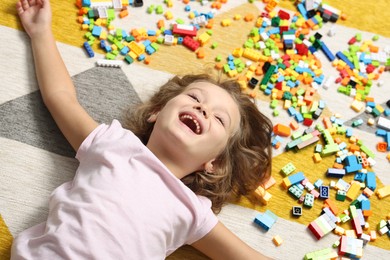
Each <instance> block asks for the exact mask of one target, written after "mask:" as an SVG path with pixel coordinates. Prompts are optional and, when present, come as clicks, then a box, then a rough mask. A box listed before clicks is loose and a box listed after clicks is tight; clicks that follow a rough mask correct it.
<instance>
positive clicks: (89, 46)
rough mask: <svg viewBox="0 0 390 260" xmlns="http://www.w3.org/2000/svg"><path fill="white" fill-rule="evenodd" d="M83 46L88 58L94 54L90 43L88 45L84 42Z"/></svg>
mask: <svg viewBox="0 0 390 260" xmlns="http://www.w3.org/2000/svg"><path fill="white" fill-rule="evenodd" d="M83 46H84V49H85V50H86V51H87V54H88V56H89V57H90V58H92V57H94V56H95V53H94V52H93V50H92V48H91V45H89V43H88V42H84V44H83Z"/></svg>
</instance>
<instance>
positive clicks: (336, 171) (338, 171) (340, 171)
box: [326, 168, 345, 178]
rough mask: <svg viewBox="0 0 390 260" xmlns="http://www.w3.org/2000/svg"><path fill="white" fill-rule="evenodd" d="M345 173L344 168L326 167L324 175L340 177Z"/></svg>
mask: <svg viewBox="0 0 390 260" xmlns="http://www.w3.org/2000/svg"><path fill="white" fill-rule="evenodd" d="M344 175H345V169H337V168H328V170H327V172H326V176H328V177H335V178H342V177H344Z"/></svg>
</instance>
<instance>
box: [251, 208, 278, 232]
mask: <svg viewBox="0 0 390 260" xmlns="http://www.w3.org/2000/svg"><path fill="white" fill-rule="evenodd" d="M254 222H255V223H256V224H257V225H259V226H260V227H262V228H263V229H264V230H265V231H268V230H269V229H270V228H271V227H272V226H273V224H275V222H276V219H275V218H274V214H273V213H272V212H271V214H270V211H269V210H267V211H266V212H264V213H259V214H257V215H256V217H255V219H254Z"/></svg>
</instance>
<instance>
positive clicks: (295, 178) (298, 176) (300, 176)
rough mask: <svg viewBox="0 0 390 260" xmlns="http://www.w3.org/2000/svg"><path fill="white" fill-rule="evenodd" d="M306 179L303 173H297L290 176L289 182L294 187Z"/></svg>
mask: <svg viewBox="0 0 390 260" xmlns="http://www.w3.org/2000/svg"><path fill="white" fill-rule="evenodd" d="M305 178H306V177H305V175H303V172H297V173H295V174H293V175H290V176H289V177H288V180H289V181H290V183H291V184H292V185H294V184H297V183H300V182H301V181H303V180H304V179H305Z"/></svg>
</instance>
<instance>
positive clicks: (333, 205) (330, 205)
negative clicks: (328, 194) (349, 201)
mask: <svg viewBox="0 0 390 260" xmlns="http://www.w3.org/2000/svg"><path fill="white" fill-rule="evenodd" d="M324 206H325V207H328V208H329V209H330V210H331V211H332V212H333V214H334V215H338V213H339V209H338V208H337V205H336V203H334V202H333V201H332V200H331V199H326V200H325V204H324Z"/></svg>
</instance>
